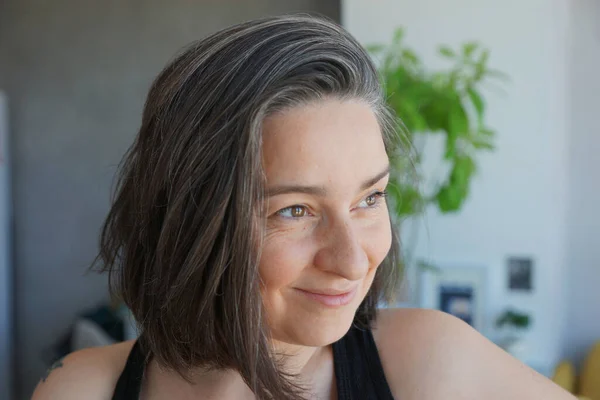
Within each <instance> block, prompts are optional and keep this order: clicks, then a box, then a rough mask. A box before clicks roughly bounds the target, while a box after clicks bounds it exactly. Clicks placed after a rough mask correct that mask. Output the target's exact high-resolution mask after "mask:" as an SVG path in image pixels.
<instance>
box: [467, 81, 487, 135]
mask: <svg viewBox="0 0 600 400" xmlns="http://www.w3.org/2000/svg"><path fill="white" fill-rule="evenodd" d="M467 93H468V95H469V98H470V99H471V103H473V107H475V111H477V122H478V124H479V126H482V125H483V113H484V111H485V104H484V103H483V99H482V98H481V96H480V95H479V93H477V91H476V90H475V89H473V88H468V89H467Z"/></svg>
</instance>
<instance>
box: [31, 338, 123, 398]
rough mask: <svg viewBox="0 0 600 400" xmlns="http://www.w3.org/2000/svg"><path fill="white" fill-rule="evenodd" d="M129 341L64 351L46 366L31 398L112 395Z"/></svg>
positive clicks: (103, 396) (99, 396) (105, 396)
mask: <svg viewBox="0 0 600 400" xmlns="http://www.w3.org/2000/svg"><path fill="white" fill-rule="evenodd" d="M133 343H134V341H127V342H122V343H117V344H113V345H110V346H104V347H94V348H90V349H84V350H80V351H76V352H74V353H71V354H69V355H67V356H66V357H64V358H63V359H61V360H59V361H57V362H56V363H54V364H53V365H52V367H50V368H49V369H48V371H47V372H46V374H45V376H44V377H42V379H41V380H40V382H39V383H38V385H37V387H36V388H35V391H34V393H33V397H32V400H49V399H61V400H70V399H81V398H82V396H84V397H85V398H86V399H90V400H101V399H102V400H104V399H110V398H112V395H113V391H114V388H115V385H116V383H117V380H118V379H119V375H121V372H122V371H123V368H124V367H125V363H126V361H127V357H128V356H129V352H130V351H131V348H132V346H133ZM84 394H85V395H84Z"/></svg>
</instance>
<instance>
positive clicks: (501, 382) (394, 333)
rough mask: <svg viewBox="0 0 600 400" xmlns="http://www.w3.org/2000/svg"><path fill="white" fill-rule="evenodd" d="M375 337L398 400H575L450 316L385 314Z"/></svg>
mask: <svg viewBox="0 0 600 400" xmlns="http://www.w3.org/2000/svg"><path fill="white" fill-rule="evenodd" d="M373 336H374V337H375V341H376V343H377V347H378V350H379V354H380V358H381V362H382V364H383V368H384V370H385V374H386V378H387V380H388V383H389V385H390V388H391V389H392V392H393V393H394V395H395V396H398V397H399V398H403V399H423V400H426V399H440V398H460V399H469V400H470V399H473V400H475V399H488V400H496V399H497V400H500V399H546V400H567V399H574V397H573V396H571V395H570V394H569V393H567V392H565V391H564V390H562V389H561V388H559V387H558V386H557V385H555V384H554V383H553V382H551V381H550V380H549V379H547V378H545V377H544V376H542V375H540V374H538V373H537V372H535V371H533V370H532V369H530V368H529V367H527V366H526V365H524V364H522V363H521V362H520V361H518V360H516V359H515V358H513V357H511V356H510V355H509V354H508V353H506V352H505V351H503V350H502V349H500V348H499V347H497V346H496V345H494V344H493V343H492V342H490V341H489V340H487V339H486V338H485V337H484V336H482V335H481V334H480V333H479V332H477V331H475V330H474V329H473V328H471V327H470V326H469V325H468V324H466V323H464V322H463V321H461V320H460V319H458V318H455V317H453V316H451V315H449V314H446V313H442V312H439V311H434V310H423V309H388V310H381V311H380V313H379V315H378V319H377V323H376V325H375V327H374V330H373ZM400 394H402V396H401V397H400ZM450 394H452V395H450Z"/></svg>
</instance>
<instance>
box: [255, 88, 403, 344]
mask: <svg viewBox="0 0 600 400" xmlns="http://www.w3.org/2000/svg"><path fill="white" fill-rule="evenodd" d="M263 129H264V131H263V135H264V137H263V153H264V155H263V165H264V168H265V172H266V177H267V200H266V201H267V204H268V208H267V210H268V211H267V216H268V220H267V232H266V236H265V242H264V247H263V249H262V257H261V261H260V276H261V279H262V284H263V286H262V289H261V294H262V298H263V302H264V305H265V308H266V312H267V318H268V323H269V327H270V329H271V332H272V335H273V338H274V339H275V340H278V341H281V342H285V343H290V344H298V345H305V346H323V345H326V344H329V343H332V342H334V341H336V340H338V339H339V338H341V337H342V336H343V335H344V334H345V333H346V331H347V330H348V329H349V327H350V325H351V323H352V321H353V319H354V314H355V312H356V310H357V308H358V306H359V305H360V303H361V302H362V300H363V299H364V297H365V296H366V294H367V292H368V290H369V288H370V286H371V283H372V282H373V278H374V276H375V271H376V270H377V267H378V266H379V264H380V263H381V262H382V261H383V259H384V258H385V256H386V255H387V253H388V251H389V249H390V246H391V240H392V239H391V227H390V221H389V216H388V211H387V205H386V202H385V198H384V197H383V196H382V192H383V191H384V190H385V188H386V185H387V183H388V178H389V176H388V168H389V164H388V158H387V154H386V151H385V147H384V143H383V138H382V134H381V131H380V128H379V124H378V122H377V120H376V118H375V115H374V113H373V112H372V110H371V108H370V107H369V106H367V105H366V104H363V103H361V102H358V101H341V100H333V99H329V100H323V101H318V102H314V103H311V104H310V105H307V106H301V107H296V108H292V109H290V110H287V111H286V112H284V113H280V114H276V115H273V116H271V117H269V118H267V119H266V120H265V123H264V128H263Z"/></svg>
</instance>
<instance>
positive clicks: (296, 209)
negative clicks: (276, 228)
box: [277, 206, 307, 219]
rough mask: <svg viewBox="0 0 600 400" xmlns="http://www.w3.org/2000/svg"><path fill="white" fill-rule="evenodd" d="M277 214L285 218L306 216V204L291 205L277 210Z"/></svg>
mask: <svg viewBox="0 0 600 400" xmlns="http://www.w3.org/2000/svg"><path fill="white" fill-rule="evenodd" d="M277 214H279V215H280V216H282V217H284V218H290V219H293V218H302V217H306V214H307V211H306V207H304V206H291V207H286V208H284V209H282V210H279V211H277Z"/></svg>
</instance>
